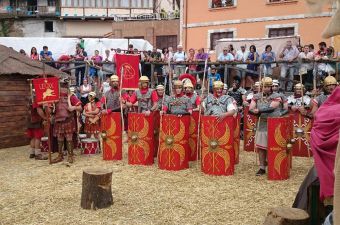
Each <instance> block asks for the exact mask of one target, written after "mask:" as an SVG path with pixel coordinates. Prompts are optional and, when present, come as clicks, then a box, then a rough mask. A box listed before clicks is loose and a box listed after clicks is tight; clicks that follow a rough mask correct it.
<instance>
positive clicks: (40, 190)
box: [0, 146, 312, 225]
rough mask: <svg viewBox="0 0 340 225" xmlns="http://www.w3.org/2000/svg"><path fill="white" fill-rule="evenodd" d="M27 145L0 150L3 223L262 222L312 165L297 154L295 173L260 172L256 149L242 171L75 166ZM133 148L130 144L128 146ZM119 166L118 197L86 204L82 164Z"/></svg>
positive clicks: (80, 159)
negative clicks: (217, 173) (103, 204)
mask: <svg viewBox="0 0 340 225" xmlns="http://www.w3.org/2000/svg"><path fill="white" fill-rule="evenodd" d="M27 150H28V147H27V146H25V147H18V148H11V149H1V150H0V155H1V157H0V190H1V191H0V224H6V225H7V224H61V225H66V224H143V225H144V224H233V225H258V224H262V223H263V221H264V218H265V216H266V214H267V212H268V210H269V208H271V207H275V206H288V207H290V206H291V205H292V202H293V200H294V197H295V194H296V192H297V190H298V187H299V185H300V183H301V181H302V180H303V178H304V176H305V174H306V173H307V171H308V169H309V167H310V166H311V164H312V161H311V159H304V158H294V160H293V170H292V173H291V178H290V179H289V180H287V181H275V182H273V181H267V179H266V177H265V176H263V177H255V175H254V174H255V172H256V170H257V167H256V166H255V156H254V154H253V153H246V152H241V156H240V164H239V165H238V166H237V167H236V171H235V175H234V176H229V177H213V176H207V175H204V174H202V173H201V172H200V170H199V168H198V167H197V164H196V163H192V164H191V165H190V169H188V170H184V171H179V172H168V171H162V170H159V169H158V168H157V165H154V166H148V167H144V166H130V165H128V164H127V157H126V152H125V155H124V159H123V160H122V161H120V162H107V161H103V160H102V159H101V156H100V155H96V156H90V157H88V156H84V155H79V154H78V155H77V157H76V162H75V163H74V164H72V165H69V164H67V163H59V164H54V165H48V162H47V161H37V160H32V159H29V158H28V151H27ZM125 150H126V146H125ZM89 167H101V168H107V169H111V170H113V177H112V192H113V199H114V204H113V206H111V207H110V208H107V209H101V210H97V211H92V210H83V209H82V208H81V207H80V196H81V188H82V171H83V169H85V168H89Z"/></svg>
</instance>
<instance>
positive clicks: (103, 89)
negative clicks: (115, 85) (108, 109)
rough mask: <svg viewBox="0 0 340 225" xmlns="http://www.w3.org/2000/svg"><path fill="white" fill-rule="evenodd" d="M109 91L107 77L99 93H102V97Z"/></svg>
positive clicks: (108, 79) (108, 78)
mask: <svg viewBox="0 0 340 225" xmlns="http://www.w3.org/2000/svg"><path fill="white" fill-rule="evenodd" d="M110 89H111V87H110V77H109V76H107V77H106V80H105V81H104V82H103V83H102V86H101V88H100V92H101V93H102V96H103V95H104V94H105V93H106V92H107V91H109V90H110Z"/></svg>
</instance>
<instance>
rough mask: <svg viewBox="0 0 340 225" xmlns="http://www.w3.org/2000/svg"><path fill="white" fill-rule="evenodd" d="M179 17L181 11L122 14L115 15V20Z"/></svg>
mask: <svg viewBox="0 0 340 225" xmlns="http://www.w3.org/2000/svg"><path fill="white" fill-rule="evenodd" d="M172 19H179V13H174V12H169V13H150V14H136V15H133V14H131V15H130V14H120V15H115V16H114V20H115V21H135V20H137V21H141V20H172Z"/></svg>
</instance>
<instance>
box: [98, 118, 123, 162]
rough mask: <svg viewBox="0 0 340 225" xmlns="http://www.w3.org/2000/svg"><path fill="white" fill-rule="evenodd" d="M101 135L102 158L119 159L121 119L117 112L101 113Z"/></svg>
mask: <svg viewBox="0 0 340 225" xmlns="http://www.w3.org/2000/svg"><path fill="white" fill-rule="evenodd" d="M101 127H102V133H105V134H106V135H105V137H103V159H104V160H121V159H122V157H123V151H122V121H121V115H120V113H119V112H114V113H110V114H107V115H102V118H101Z"/></svg>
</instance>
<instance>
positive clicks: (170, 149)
mask: <svg viewBox="0 0 340 225" xmlns="http://www.w3.org/2000/svg"><path fill="white" fill-rule="evenodd" d="M189 124H190V116H182V117H178V116H176V115H170V114H166V115H163V116H162V117H161V129H160V133H159V136H160V146H159V154H158V166H159V168H160V169H163V170H182V169H186V168H189V144H188V139H189Z"/></svg>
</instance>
